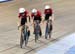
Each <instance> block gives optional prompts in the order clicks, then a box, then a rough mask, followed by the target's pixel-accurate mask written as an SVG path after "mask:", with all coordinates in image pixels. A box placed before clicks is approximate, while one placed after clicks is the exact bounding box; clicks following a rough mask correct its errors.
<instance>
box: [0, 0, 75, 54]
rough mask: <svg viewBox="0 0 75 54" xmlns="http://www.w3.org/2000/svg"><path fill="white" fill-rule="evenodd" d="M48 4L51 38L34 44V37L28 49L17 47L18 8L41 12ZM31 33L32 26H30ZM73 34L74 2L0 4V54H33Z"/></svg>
mask: <svg viewBox="0 0 75 54" xmlns="http://www.w3.org/2000/svg"><path fill="white" fill-rule="evenodd" d="M46 4H49V5H51V7H52V8H53V9H54V14H55V21H54V30H53V34H52V38H51V39H50V40H45V39H44V28H45V24H43V25H42V26H41V27H42V31H43V36H42V38H40V39H39V41H38V43H35V42H34V35H33V34H32V33H31V37H30V40H29V43H28V47H23V49H21V48H20V47H19V39H20V34H19V33H20V32H19V31H18V30H17V21H18V17H17V16H18V8H19V7H25V8H26V9H28V10H29V11H31V9H32V8H37V9H39V10H41V11H42V13H43V8H44V5H46ZM30 29H31V32H33V28H32V26H30ZM73 32H75V0H64V1H63V0H34V1H33V0H14V1H11V2H6V3H0V54H35V53H36V52H37V51H39V50H40V49H42V48H45V47H46V46H48V44H53V43H55V42H57V41H59V39H60V38H63V37H65V35H68V34H70V33H73Z"/></svg>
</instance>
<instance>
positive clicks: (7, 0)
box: [0, 0, 12, 3]
mask: <svg viewBox="0 0 75 54" xmlns="http://www.w3.org/2000/svg"><path fill="white" fill-rule="evenodd" d="M9 1H12V0H5V1H0V3H4V2H9Z"/></svg>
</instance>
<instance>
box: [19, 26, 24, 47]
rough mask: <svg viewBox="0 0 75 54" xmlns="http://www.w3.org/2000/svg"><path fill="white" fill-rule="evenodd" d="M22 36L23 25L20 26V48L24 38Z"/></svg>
mask: <svg viewBox="0 0 75 54" xmlns="http://www.w3.org/2000/svg"><path fill="white" fill-rule="evenodd" d="M23 38H24V37H23V26H21V37H20V46H21V48H22V45H23V43H24V39H23Z"/></svg>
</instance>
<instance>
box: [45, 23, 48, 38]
mask: <svg viewBox="0 0 75 54" xmlns="http://www.w3.org/2000/svg"><path fill="white" fill-rule="evenodd" d="M47 23H48V22H47ZM47 23H46V29H45V39H47V36H48V24H47Z"/></svg>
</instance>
